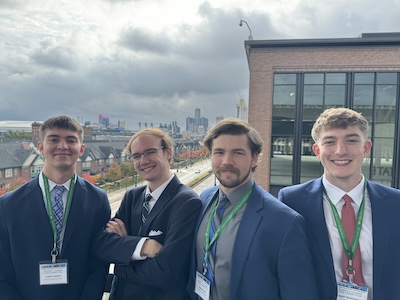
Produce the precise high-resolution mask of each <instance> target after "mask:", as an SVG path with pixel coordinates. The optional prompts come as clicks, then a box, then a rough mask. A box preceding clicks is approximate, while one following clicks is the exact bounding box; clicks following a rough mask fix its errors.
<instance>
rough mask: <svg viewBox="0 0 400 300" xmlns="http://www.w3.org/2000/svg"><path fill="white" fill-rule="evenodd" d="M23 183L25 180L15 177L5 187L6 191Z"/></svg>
mask: <svg viewBox="0 0 400 300" xmlns="http://www.w3.org/2000/svg"><path fill="white" fill-rule="evenodd" d="M25 183H27V181H26V180H25V179H24V178H22V177H17V178H15V179H13V180H12V181H11V183H10V185H9V187H8V188H7V192H11V191H13V190H15V189H16V188H18V187H20V186H21V185H23V184H25Z"/></svg>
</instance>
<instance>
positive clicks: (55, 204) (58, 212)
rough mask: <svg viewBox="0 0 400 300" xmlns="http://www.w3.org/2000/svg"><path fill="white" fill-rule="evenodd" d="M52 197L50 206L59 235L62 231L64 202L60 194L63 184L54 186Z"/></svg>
mask: <svg viewBox="0 0 400 300" xmlns="http://www.w3.org/2000/svg"><path fill="white" fill-rule="evenodd" d="M53 190H54V197H53V199H52V203H51V206H52V208H53V214H54V222H55V224H56V229H57V235H58V237H60V233H61V231H62V224H63V217H64V203H63V200H62V196H63V193H64V191H65V190H66V189H65V187H64V186H63V185H56V186H55V187H54V188H53Z"/></svg>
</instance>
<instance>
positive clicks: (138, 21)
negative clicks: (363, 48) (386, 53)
mask: <svg viewBox="0 0 400 300" xmlns="http://www.w3.org/2000/svg"><path fill="white" fill-rule="evenodd" d="M399 11H400V0H385V1H380V2H379V3H378V2H377V1H375V0H373V1H372V0H350V1H349V0H324V1H321V0H286V1H282V0H269V1H266V0H212V1H211V0H210V1H208V2H207V1H205V2H203V1H198V0H187V1H185V0H66V1H59V0H51V1H50V0H35V1H32V0H0V120H28V121H31V120H34V121H41V120H45V119H46V118H48V117H50V116H53V115H58V114H67V115H70V116H72V117H74V118H76V119H78V120H80V121H91V122H92V123H95V122H97V115H98V114H100V113H101V114H103V115H105V116H107V117H109V118H110V121H111V122H112V123H114V124H116V123H117V122H118V120H121V121H127V122H128V123H129V127H130V129H137V128H138V123H139V122H142V124H143V123H144V122H147V123H148V124H150V123H151V122H153V124H154V125H158V124H159V123H160V122H161V123H168V124H169V123H171V122H172V121H177V122H178V125H179V126H181V128H182V129H185V128H184V127H185V119H186V117H187V116H191V117H194V109H195V108H200V109H201V115H202V116H204V117H206V118H208V119H209V122H210V123H211V124H213V123H214V122H215V118H216V117H217V116H223V117H231V116H233V117H234V116H236V108H235V105H236V104H237V103H238V102H239V100H240V98H241V97H242V98H243V99H244V100H245V101H246V103H247V101H248V92H249V91H248V87H249V70H248V64H247V58H246V54H245V50H244V41H245V40H246V39H247V38H248V36H249V30H248V28H247V27H246V26H242V27H240V26H239V21H240V20H241V19H243V20H245V21H247V23H248V24H249V26H250V28H251V31H252V36H253V38H254V39H255V40H269V39H297V38H346V37H350V38H354V37H358V36H359V35H360V34H361V33H366V32H395V31H396V32H400V22H399V16H398V13H399Z"/></svg>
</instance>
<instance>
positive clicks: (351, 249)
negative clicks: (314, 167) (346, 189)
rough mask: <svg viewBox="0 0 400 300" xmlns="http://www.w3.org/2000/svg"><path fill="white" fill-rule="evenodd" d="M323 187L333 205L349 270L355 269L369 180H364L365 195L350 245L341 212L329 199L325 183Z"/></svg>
mask: <svg viewBox="0 0 400 300" xmlns="http://www.w3.org/2000/svg"><path fill="white" fill-rule="evenodd" d="M322 188H323V191H324V194H325V196H326V198H327V199H328V201H329V204H330V206H331V209H332V213H333V217H334V219H335V223H336V227H337V229H338V231H339V235H340V239H341V240H342V245H343V249H344V252H345V253H346V256H347V258H348V259H349V266H348V271H353V270H354V269H353V265H352V261H353V258H354V255H355V254H356V251H357V247H358V241H359V239H360V233H361V227H362V222H363V218H364V208H365V190H366V188H367V180H366V179H365V180H364V189H363V197H362V201H361V205H360V209H359V210H358V214H357V220H356V229H355V232H354V236H353V241H352V242H351V246H350V245H349V242H348V241H347V237H346V233H345V232H344V228H343V224H342V220H341V218H340V216H339V213H338V211H337V209H336V207H335V205H333V203H332V201H331V199H329V197H328V194H327V193H326V190H325V187H324V186H323V185H322Z"/></svg>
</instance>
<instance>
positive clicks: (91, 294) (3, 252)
mask: <svg viewBox="0 0 400 300" xmlns="http://www.w3.org/2000/svg"><path fill="white" fill-rule="evenodd" d="M110 214H111V209H110V204H109V201H108V198H107V194H106V193H105V192H104V191H103V190H100V189H99V188H97V187H95V186H94V185H92V184H91V183H89V182H87V181H85V180H83V179H82V178H79V177H78V179H77V182H76V186H75V191H74V195H73V200H72V204H71V210H70V213H69V217H68V221H67V225H66V229H65V234H64V241H63V247H62V250H61V253H60V257H59V258H60V259H67V260H68V264H69V283H68V284H65V285H51V286H49V285H45V286H40V285H39V261H44V260H50V259H51V256H50V252H51V250H52V247H53V232H52V229H51V225H50V221H49V217H48V214H47V211H46V207H45V204H44V200H43V194H42V190H41V189H40V186H39V179H38V177H37V178H35V179H33V180H32V181H30V182H28V183H26V184H25V185H23V186H21V187H20V188H18V189H17V190H15V191H13V192H10V193H7V194H5V195H4V196H2V197H1V198H0V298H1V299H2V300H22V299H26V300H36V299H37V300H43V299H57V300H64V299H65V300H72V299H74V300H75V299H82V300H84V299H85V300H87V299H90V300H92V299H101V298H102V295H103V290H104V286H105V282H106V278H107V265H106V264H104V263H102V262H100V261H99V260H97V259H96V258H95V257H94V255H92V252H91V247H92V241H93V240H94V238H95V236H96V234H97V233H98V232H99V231H101V230H102V229H103V228H104V226H105V224H106V223H107V221H108V220H109V218H110Z"/></svg>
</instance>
